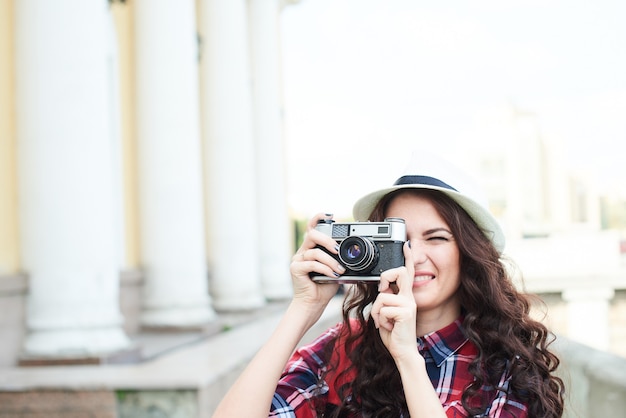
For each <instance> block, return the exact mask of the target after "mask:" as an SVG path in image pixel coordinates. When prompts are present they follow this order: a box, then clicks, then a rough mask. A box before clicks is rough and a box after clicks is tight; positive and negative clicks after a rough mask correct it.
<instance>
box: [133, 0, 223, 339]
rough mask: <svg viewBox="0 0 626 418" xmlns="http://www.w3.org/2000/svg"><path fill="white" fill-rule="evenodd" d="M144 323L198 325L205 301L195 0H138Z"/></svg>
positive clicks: (206, 314)
mask: <svg viewBox="0 0 626 418" xmlns="http://www.w3.org/2000/svg"><path fill="white" fill-rule="evenodd" d="M135 41H136V44H135V51H136V66H137V67H136V68H137V72H136V86H137V138H138V159H139V195H140V199H139V201H140V203H139V207H140V230H141V244H140V246H141V264H142V266H143V268H144V271H145V286H144V299H143V312H142V316H141V323H142V325H144V326H153V327H159V326H175V327H186V326H197V325H201V324H205V323H207V322H209V321H211V320H212V319H214V317H215V313H214V312H213V310H212V309H211V308H210V304H209V293H208V272H207V261H206V243H205V234H204V231H205V226H204V211H203V208H204V202H203V197H202V164H201V159H202V152H201V138H200V108H199V91H198V88H199V87H198V85H199V83H198V41H197V32H196V14H195V3H194V1H193V0H184V1H180V0H158V1H155V0H136V1H135Z"/></svg>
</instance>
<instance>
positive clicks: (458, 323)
mask: <svg viewBox="0 0 626 418" xmlns="http://www.w3.org/2000/svg"><path fill="white" fill-rule="evenodd" d="M462 324H463V317H459V318H457V319H456V320H455V321H454V322H452V323H451V324H450V325H447V326H445V327H443V328H442V329H440V330H438V331H434V332H431V333H429V334H426V335H424V336H423V337H421V338H418V343H419V347H420V350H428V351H429V352H430V355H431V356H432V357H433V360H434V361H435V364H436V365H437V367H440V366H441V364H442V363H443V362H444V361H446V359H447V358H448V357H450V356H452V355H453V354H454V353H456V352H457V351H459V349H460V348H461V347H463V345H464V344H465V343H466V342H467V341H469V340H468V338H467V336H466V335H465V332H464V330H463V325H462Z"/></svg>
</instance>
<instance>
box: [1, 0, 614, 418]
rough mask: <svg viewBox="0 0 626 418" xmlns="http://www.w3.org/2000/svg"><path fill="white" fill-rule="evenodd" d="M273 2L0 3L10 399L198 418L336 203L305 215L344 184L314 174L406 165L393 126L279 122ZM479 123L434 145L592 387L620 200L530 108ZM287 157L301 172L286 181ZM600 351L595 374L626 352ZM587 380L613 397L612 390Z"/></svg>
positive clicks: (387, 170)
mask: <svg viewBox="0 0 626 418" xmlns="http://www.w3.org/2000/svg"><path fill="white" fill-rule="evenodd" d="M310 1H313V0H310ZM290 3H291V4H294V3H297V1H286V0H195V1H194V0H182V1H181V0H178V1H174V0H169V1H168V0H160V1H156V0H126V1H121V0H118V1H114V0H111V1H106V0H57V1H54V2H52V1H43V0H0V309H1V312H3V314H2V316H0V341H2V344H1V346H0V405H7V408H8V409H7V411H13V413H17V412H16V411H22V410H23V408H24V404H26V405H30V407H33V408H34V406H33V405H34V403H35V402H34V401H33V399H35V398H33V397H29V396H31V395H33V396H38V399H40V400H41V399H43V400H44V403H46V404H47V405H48V406H47V408H48V409H47V410H46V411H47V412H48V415H47V416H62V415H54V414H55V413H56V412H53V411H56V410H55V409H54V408H55V405H67V404H68V402H69V403H70V404H73V405H75V406H76V408H77V410H80V408H82V407H84V408H85V410H86V409H88V408H89V407H90V406H89V405H91V406H92V407H93V405H96V406H99V408H100V410H101V412H102V415H101V416H118V415H119V416H142V415H140V412H138V411H145V410H146V409H148V408H149V407H155V405H160V406H159V407H162V408H163V409H164V410H167V408H170V410H172V408H174V409H175V407H174V406H172V405H178V408H179V409H178V410H177V411H178V412H176V413H174V412H172V413H171V414H169V415H168V416H181V417H184V416H190V417H191V416H209V414H210V410H211V407H212V406H214V405H215V403H216V402H217V401H219V397H220V396H221V395H220V394H221V393H223V390H224V389H225V386H227V385H228V384H229V382H230V381H231V380H232V378H233V377H234V376H236V374H237V373H238V371H239V370H240V367H241V366H242V365H243V364H245V361H246V359H247V358H249V356H250V355H252V353H253V352H254V350H255V349H256V348H257V347H258V346H259V344H261V343H262V341H263V338H264V336H266V335H267V333H268V332H270V331H269V330H270V329H271V328H272V327H273V323H274V322H273V321H275V317H274V316H273V315H274V314H277V313H279V312H280V309H281V307H282V306H283V301H285V300H287V299H288V298H289V297H290V279H289V275H288V266H289V262H290V256H291V253H292V252H293V250H294V243H295V242H296V241H297V236H296V235H297V232H298V230H297V228H294V226H293V225H295V224H298V223H299V224H301V223H302V222H303V221H305V220H306V217H307V216H308V215H310V214H312V213H315V212H319V211H324V210H334V209H335V208H327V207H313V208H308V207H307V210H310V211H311V212H310V213H304V212H305V211H303V210H302V203H300V204H299V205H294V204H293V202H294V199H296V200H297V199H298V196H302V194H306V193H309V195H310V196H308V198H310V199H312V200H315V199H317V200H320V201H323V200H324V199H320V198H319V197H320V196H321V195H322V194H324V198H327V197H329V196H330V197H331V198H335V197H337V196H338V195H341V197H342V198H343V197H345V198H346V199H349V200H351V201H353V200H354V199H355V198H357V197H359V196H360V194H361V193H360V192H359V191H358V190H356V189H352V188H349V187H347V186H349V184H346V183H344V182H341V181H338V182H333V181H329V178H330V176H331V171H332V170H333V168H334V167H336V166H337V165H341V164H348V165H350V164H351V165H352V166H354V165H357V166H358V165H365V166H367V167H374V169H373V170H370V171H373V172H375V174H377V179H376V180H375V181H378V182H380V184H377V186H378V185H388V184H389V183H391V182H392V181H393V180H394V179H395V178H396V177H397V175H396V173H400V172H401V169H399V168H398V167H397V166H398V162H397V161H396V160H394V159H393V158H386V157H393V156H398V153H397V149H398V148H397V147H394V144H393V143H380V142H379V143H377V144H376V145H375V146H367V147H366V146H359V143H358V141H357V142H354V141H356V139H354V138H347V139H346V141H345V143H334V142H331V143H326V142H325V141H324V139H323V138H319V139H318V140H315V141H308V142H307V144H306V145H307V147H308V152H306V153H304V152H302V148H301V147H298V146H297V139H295V138H290V137H287V138H286V135H285V133H284V112H285V106H284V102H283V74H282V73H283V56H282V52H281V38H280V14H281V13H285V11H287V10H288V9H289V7H299V6H294V5H289V4H290ZM286 7H287V9H285V8H286ZM320 30H321V28H320ZM329 102H332V98H331V99H329ZM482 123H483V124H484V125H485V126H488V127H489V129H488V130H486V131H483V134H481V135H479V136H473V137H471V140H465V141H464V140H461V141H459V142H458V143H457V145H456V146H455V147H454V149H450V150H449V151H450V152H448V153H447V154H448V157H449V158H450V159H452V160H454V161H456V162H457V163H459V164H460V165H463V166H465V167H466V168H468V169H470V170H471V171H472V172H474V173H475V174H476V175H477V177H478V178H479V179H480V181H482V182H483V184H484V185H485V187H486V189H487V191H488V195H489V198H490V204H491V206H492V209H493V211H494V213H496V215H497V216H498V217H499V219H500V220H501V222H502V224H503V226H504V228H505V231H506V235H507V240H508V241H507V249H506V251H505V255H506V256H510V258H511V259H512V260H514V261H515V263H516V265H517V267H518V271H519V272H520V273H519V276H518V278H519V285H520V287H523V288H524V289H526V290H528V291H529V292H533V293H538V294H540V296H541V297H542V299H543V300H544V301H545V303H546V306H547V313H546V312H545V307H541V306H537V307H536V315H537V316H538V317H540V318H541V319H542V320H544V321H546V323H548V325H549V326H550V328H551V329H552V330H553V331H554V332H556V333H557V334H558V335H559V336H564V337H567V338H570V339H572V340H574V341H578V342H579V343H582V344H584V345H585V346H587V347H591V348H593V349H596V350H599V351H594V350H592V351H583V352H584V353H585V354H584V355H582V356H583V357H584V359H583V360H580V356H581V355H580V353H581V351H576V350H578V348H576V349H573V348H567V347H572V346H567V347H564V348H563V350H564V353H567V355H568V356H570V357H572V358H574V359H575V360H571V362H572V364H576V365H578V366H580V367H579V368H577V369H575V372H572V375H573V376H574V378H573V380H574V381H576V382H577V383H578V386H577V389H576V390H574V391H573V392H574V393H575V394H577V396H578V395H579V396H580V399H588V398H590V397H591V395H590V391H591V389H590V387H591V386H593V385H594V382H595V383H597V382H596V380H594V379H596V377H597V376H592V377H589V376H588V375H587V374H585V373H587V372H588V370H589V369H590V366H589V365H590V364H592V363H590V361H591V359H592V358H594V359H595V358H598V356H600V357H602V356H603V355H604V354H606V355H609V354H608V353H612V355H615V356H621V357H622V359H621V360H624V357H626V270H625V268H626V264H625V261H624V254H625V252H626V249H625V245H624V231H625V230H626V200H625V199H624V196H619V195H606V194H603V193H602V192H601V191H600V190H598V189H597V183H596V182H595V179H594V177H593V175H592V173H588V172H574V171H572V170H571V169H569V168H568V167H567V166H566V164H565V162H564V161H563V159H562V156H563V155H564V152H563V149H562V145H559V143H558V142H557V141H555V140H554V138H552V137H551V136H550V135H545V134H544V133H543V132H542V126H541V121H540V117H539V116H538V115H537V114H535V113H534V112H533V109H522V108H520V107H518V106H516V105H513V104H510V105H507V106H503V107H502V109H501V110H500V111H499V112H496V113H492V114H489V115H488V116H486V117H485V120H483V121H482ZM484 132H488V133H487V134H484ZM383 137H384V135H383ZM335 147H336V148H335ZM400 149H403V148H400ZM294 150H297V151H298V152H300V154H298V155H297V156H295V157H294V154H293V151H294ZM400 154H403V152H401V153H400ZM288 157H289V158H288ZM381 157H382V158H383V159H384V161H380V159H381ZM377 164H379V165H377ZM400 165H401V164H400ZM396 170H397V171H396ZM304 175H306V176H307V177H316V176H319V185H318V186H317V187H318V188H317V189H312V191H309V189H305V188H303V190H297V191H294V189H293V188H290V186H289V184H290V181H292V179H293V178H299V176H304ZM365 183H366V184H365V185H364V186H365V187H367V188H368V189H369V188H371V185H372V182H370V181H367V182H365ZM292 192H293V193H292ZM298 193H300V195H299V194H298ZM336 200H337V201H339V199H336ZM302 201H306V198H304V197H303V198H302ZM326 203H327V202H326V201H324V204H326ZM338 205H339V207H338V209H337V212H336V213H337V214H338V216H339V217H346V218H347V217H349V216H350V215H349V207H348V206H347V205H343V204H338ZM296 206H298V207H296ZM309 206H311V205H309ZM512 268H514V267H512ZM334 315H336V311H332V310H331V312H330V314H329V316H328V317H327V318H325V321H327V322H328V323H331V322H332V321H335V320H337V318H336V316H334ZM324 324H325V322H322V323H321V325H320V326H323V325H324ZM231 328H234V330H232V331H231V332H221V331H225V330H228V329H231ZM238 332H239V334H238ZM192 343H193V344H192ZM574 347H577V346H574ZM586 349H587V348H584V349H582V350H586ZM598 352H600V353H603V354H589V353H598ZM572 353H573V354H572ZM577 356H578V357H577ZM615 358H617V357H615ZM602 359H604V357H602ZM621 360H620V361H621ZM602 361H604V360H602ZM611 361H614V358H613V357H609V358H608V360H606V361H604V363H602V365H601V366H598V367H599V368H598V369H597V370H602V371H603V373H604V371H605V368H603V367H605V366H606V364H618V365H619V367H623V364H624V363H623V362H621V363H610V362H611ZM566 362H567V360H566ZM607 362H608V363H607ZM129 365H130V366H129ZM619 367H618V368H617V369H616V370H621V369H620V368H619ZM573 370H574V369H573ZM580 370H586V371H585V372H583V371H580ZM577 373H578V374H577ZM583 375H584V376H583ZM611 379H612V378H611ZM581 382H583V383H581ZM590 382H591V383H590ZM615 382H617V383H615ZM602 384H603V385H604V384H606V385H609V386H608V387H609V389H606V390H604V392H603V393H604V395H605V396H609V397H610V396H612V395H613V394H615V393H623V392H619V391H624V390H625V389H624V387H626V385H624V382H623V379H622V380H621V381H620V380H619V378H615V379H614V380H611V381H610V382H609V383H606V379H605V380H602ZM620 385H621V386H620ZM600 386H601V385H599V386H598V387H600ZM602 387H603V388H604V386H602ZM614 387H617V388H618V389H614ZM68 393H69V395H68ZM76 394H80V395H81V396H82V397H83V398H82V399H86V401H85V402H86V403H85V404H81V401H79V400H78V399H79V398H78V397H76V396H71V395H76ZM20 402H21V403H20ZM576 402H579V403H580V405H582V406H580V408H581V409H585V408H588V407H587V404H588V402H591V401H587V400H585V401H578V400H577V401H576ZM593 402H602V400H601V399H599V398H594V399H593ZM81 405H83V406H81ZM120 405H121V406H120ZM164 405H165V406H164ZM180 405H187V406H186V407H185V406H180ZM0 408H1V407H0ZM11 408H13V409H12V410H11ZM20 408H22V409H20ZM59 408H60V407H59ZM185 408H187V409H185ZM96 409H97V408H96ZM589 409H591V408H589ZM596 410H597V411H602V409H601V408H596ZM81 411H82V410H81ZM0 415H1V414H0ZM582 416H585V415H584V414H583V415H582ZM589 416H592V415H589ZM593 416H610V415H593Z"/></svg>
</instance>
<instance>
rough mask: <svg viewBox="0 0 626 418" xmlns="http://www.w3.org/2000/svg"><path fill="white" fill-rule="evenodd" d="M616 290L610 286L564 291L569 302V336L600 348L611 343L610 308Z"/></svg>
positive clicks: (607, 347)
mask: <svg viewBox="0 0 626 418" xmlns="http://www.w3.org/2000/svg"><path fill="white" fill-rule="evenodd" d="M614 296H615V291H614V290H613V289H610V288H603V287H600V288H589V289H571V290H565V291H563V295H562V297H563V300H564V301H566V302H567V312H568V337H569V338H571V339H573V340H576V341H578V342H580V343H582V344H585V345H588V346H590V347H593V348H597V349H598V350H605V351H606V350H608V349H609V345H610V330H609V309H610V303H611V299H613V297H614Z"/></svg>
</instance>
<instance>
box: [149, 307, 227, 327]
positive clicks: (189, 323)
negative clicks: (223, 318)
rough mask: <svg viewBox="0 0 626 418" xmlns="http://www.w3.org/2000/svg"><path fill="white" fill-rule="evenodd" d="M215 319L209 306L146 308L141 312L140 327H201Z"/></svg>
mask: <svg viewBox="0 0 626 418" xmlns="http://www.w3.org/2000/svg"><path fill="white" fill-rule="evenodd" d="M215 319H216V315H215V312H214V311H213V310H212V309H211V308H209V307H206V306H205V307H193V308H183V307H176V308H161V309H147V310H144V311H143V312H142V313H141V327H142V328H144V329H145V328H149V329H162V328H173V329H179V330H180V329H202V328H204V327H205V326H206V325H207V324H209V323H210V322H212V321H214V320H215Z"/></svg>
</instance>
